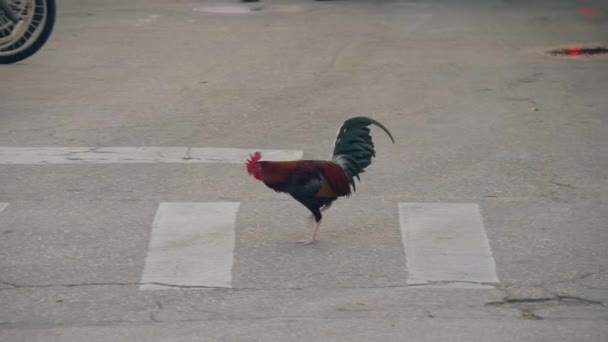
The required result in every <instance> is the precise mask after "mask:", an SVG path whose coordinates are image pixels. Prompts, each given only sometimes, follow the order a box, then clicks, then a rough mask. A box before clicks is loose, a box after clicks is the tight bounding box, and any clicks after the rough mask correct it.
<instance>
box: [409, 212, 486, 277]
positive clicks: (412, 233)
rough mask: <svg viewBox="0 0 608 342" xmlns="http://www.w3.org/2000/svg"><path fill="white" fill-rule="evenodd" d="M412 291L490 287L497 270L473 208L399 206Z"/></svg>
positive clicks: (477, 215) (477, 213)
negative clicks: (416, 287)
mask: <svg viewBox="0 0 608 342" xmlns="http://www.w3.org/2000/svg"><path fill="white" fill-rule="evenodd" d="M399 223H400V225H401V237H402V239H403V246H404V248H405V252H406V259H407V270H408V279H407V283H408V284H409V285H425V284H426V285H429V286H435V285H436V286H450V287H477V288H479V287H484V288H485V287H491V284H492V283H498V276H497V275H496V264H495V262H494V257H493V256H492V251H491V250H490V244H489V242H488V238H487V236H486V231H485V228H484V226H483V222H482V219H481V213H480V210H479V206H478V205H477V204H475V203H399Z"/></svg>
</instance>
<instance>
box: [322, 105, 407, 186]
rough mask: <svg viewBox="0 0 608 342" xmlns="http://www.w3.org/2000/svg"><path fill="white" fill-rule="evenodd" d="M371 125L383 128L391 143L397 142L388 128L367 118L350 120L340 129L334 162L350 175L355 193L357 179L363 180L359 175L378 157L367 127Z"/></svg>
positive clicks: (360, 117)
mask: <svg viewBox="0 0 608 342" xmlns="http://www.w3.org/2000/svg"><path fill="white" fill-rule="evenodd" d="M371 124H374V125H376V126H378V127H380V128H382V130H383V131H385V132H386V134H388V136H389V137H390V138H391V141H393V143H394V142H395V140H394V139H393V136H392V135H391V133H390V132H389V131H388V129H386V127H384V126H383V125H382V124H381V123H379V122H378V121H376V120H374V119H371V118H368V117H365V116H358V117H355V118H352V119H348V120H346V121H345V122H344V123H343V124H342V126H341V127H340V129H338V136H337V137H336V143H335V145H334V153H333V161H334V162H336V163H338V164H340V166H342V168H343V169H344V171H345V172H346V174H347V175H348V179H349V181H350V184H351V185H352V187H353V191H354V190H355V177H357V179H359V180H361V179H360V178H359V174H361V173H363V172H364V171H365V168H366V167H368V166H369V164H371V163H372V157H375V156H376V151H375V150H374V143H373V142H372V137H371V136H370V135H369V128H368V127H367V126H369V125H371Z"/></svg>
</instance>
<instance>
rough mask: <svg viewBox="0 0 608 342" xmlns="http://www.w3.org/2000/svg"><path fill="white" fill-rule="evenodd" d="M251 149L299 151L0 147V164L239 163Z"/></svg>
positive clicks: (279, 154) (268, 156) (294, 155)
mask: <svg viewBox="0 0 608 342" xmlns="http://www.w3.org/2000/svg"><path fill="white" fill-rule="evenodd" d="M255 151H260V152H261V153H262V156H263V159H264V160H295V159H301V158H302V154H303V153H302V151H296V150H256V149H241V148H216V147H0V164H21V165H47V164H155V163H180V164H197V163H229V164H241V163H245V161H246V160H247V159H248V158H249V155H250V154H252V153H254V152H255Z"/></svg>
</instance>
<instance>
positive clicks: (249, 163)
mask: <svg viewBox="0 0 608 342" xmlns="http://www.w3.org/2000/svg"><path fill="white" fill-rule="evenodd" d="M260 159H262V154H261V153H260V152H255V153H254V154H252V155H250V156H249V160H247V164H246V165H247V172H249V173H252V172H253V166H254V165H255V163H257V162H258V161H259V160H260Z"/></svg>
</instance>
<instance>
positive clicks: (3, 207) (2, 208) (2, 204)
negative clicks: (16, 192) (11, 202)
mask: <svg viewBox="0 0 608 342" xmlns="http://www.w3.org/2000/svg"><path fill="white" fill-rule="evenodd" d="M6 207H8V203H6V202H0V213H1V212H2V211H3V210H4V209H6Z"/></svg>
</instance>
